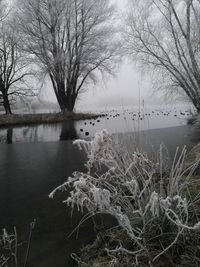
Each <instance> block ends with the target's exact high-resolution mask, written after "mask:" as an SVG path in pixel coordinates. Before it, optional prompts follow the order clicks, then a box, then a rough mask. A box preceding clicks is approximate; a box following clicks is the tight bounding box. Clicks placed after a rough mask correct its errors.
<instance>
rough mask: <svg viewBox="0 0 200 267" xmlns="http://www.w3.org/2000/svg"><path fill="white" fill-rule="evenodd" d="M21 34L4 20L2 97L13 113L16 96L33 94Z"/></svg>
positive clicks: (0, 65) (0, 41)
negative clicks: (20, 43)
mask: <svg viewBox="0 0 200 267" xmlns="http://www.w3.org/2000/svg"><path fill="white" fill-rule="evenodd" d="M19 42H20V36H18V37H17V36H16V34H14V31H13V29H12V28H11V27H10V26H9V24H7V23H6V22H3V25H1V32H0V98H1V100H2V104H3V106H4V109H5V112H6V114H11V113H12V112H11V103H12V102H13V101H15V100H16V97H25V96H33V95H34V92H33V90H32V87H31V86H30V85H28V82H27V81H26V78H27V76H28V75H31V74H32V73H31V72H30V67H29V64H30V62H29V60H28V59H27V57H25V55H24V54H23V53H22V52H21V50H20V46H19Z"/></svg>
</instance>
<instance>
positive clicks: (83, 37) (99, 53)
mask: <svg viewBox="0 0 200 267" xmlns="http://www.w3.org/2000/svg"><path fill="white" fill-rule="evenodd" d="M19 1H20V0H19ZM20 2H23V4H22V5H21V6H20V11H21V14H20V17H21V21H20V27H21V29H22V31H23V33H25V36H26V46H25V49H26V50H27V51H29V53H31V54H32V55H34V56H35V60H36V62H37V63H39V65H40V66H41V69H42V71H44V73H47V74H48V75H49V77H50V79H51V82H52V85H53V89H54V92H55V95H56V98H57V101H58V103H59V105H60V108H61V110H63V111H64V110H67V111H73V110H74V106H75V102H76V99H77V96H78V95H79V94H80V92H81V91H83V89H85V88H86V85H87V84H88V83H89V82H91V81H92V82H95V81H96V80H97V77H99V74H98V73H99V72H100V73H105V72H106V73H111V70H112V68H113V66H114V65H113V58H115V56H116V49H117V45H116V42H115V41H114V35H115V33H116V31H115V30H114V27H113V20H112V19H113V14H114V8H113V6H111V5H110V4H109V1H108V0H98V1H94V0H73V1H72V0H24V1H22V0H21V1H20ZM112 38H113V39H112Z"/></svg>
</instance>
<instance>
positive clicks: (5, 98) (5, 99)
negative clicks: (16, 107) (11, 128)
mask: <svg viewBox="0 0 200 267" xmlns="http://www.w3.org/2000/svg"><path fill="white" fill-rule="evenodd" d="M3 106H4V109H5V112H6V114H12V111H11V107H10V102H9V99H8V95H7V94H5V95H3Z"/></svg>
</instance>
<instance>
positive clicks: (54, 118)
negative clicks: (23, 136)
mask: <svg viewBox="0 0 200 267" xmlns="http://www.w3.org/2000/svg"><path fill="white" fill-rule="evenodd" d="M100 116H104V115H99V114H91V113H73V112H65V113H62V112H60V113H42V114H11V115H0V127H1V126H2V127H3V126H4V127H5V126H16V125H30V124H44V123H58V122H64V121H68V120H86V119H96V118H98V117H100Z"/></svg>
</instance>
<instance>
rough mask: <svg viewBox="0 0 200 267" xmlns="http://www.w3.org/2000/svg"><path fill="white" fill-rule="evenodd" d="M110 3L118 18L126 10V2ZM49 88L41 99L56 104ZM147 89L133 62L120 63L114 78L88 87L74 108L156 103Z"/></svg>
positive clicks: (47, 86)
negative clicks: (140, 102) (143, 102)
mask: <svg viewBox="0 0 200 267" xmlns="http://www.w3.org/2000/svg"><path fill="white" fill-rule="evenodd" d="M111 1H112V2H113V3H115V4H117V7H118V13H119V18H120V15H121V12H122V11H123V10H124V9H126V5H127V1H128V0H111ZM126 61H127V60H126ZM50 86H51V85H50V84H47V85H46V86H45V88H46V89H45V90H44V91H43V92H42V95H41V98H43V97H44V99H46V100H47V99H49V100H51V101H52V102H56V98H55V95H54V92H53V90H52V91H51V92H50V90H49V87H50ZM149 89H150V84H148V82H147V81H146V78H145V76H144V74H141V72H140V71H139V70H137V69H136V67H135V66H134V62H131V61H129V62H122V63H121V65H120V67H119V70H118V72H117V73H116V75H115V77H110V79H109V80H108V79H106V81H104V80H102V81H99V83H98V84H96V85H95V86H90V88H89V90H87V91H86V92H84V93H82V94H81V95H80V97H79V99H78V101H77V104H76V107H77V108H78V109H90V108H91V109H94V108H95V107H97V108H100V107H101V108H107V107H110V106H125V105H138V103H139V99H140V100H141V101H142V100H143V99H144V100H145V102H146V103H156V100H155V95H154V96H153V97H152V92H151V91H150V90H149ZM139 96H140V97H139ZM157 102H158V101H157Z"/></svg>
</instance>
